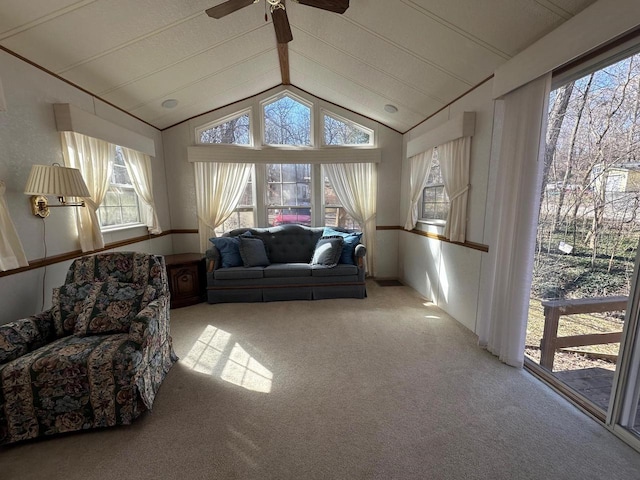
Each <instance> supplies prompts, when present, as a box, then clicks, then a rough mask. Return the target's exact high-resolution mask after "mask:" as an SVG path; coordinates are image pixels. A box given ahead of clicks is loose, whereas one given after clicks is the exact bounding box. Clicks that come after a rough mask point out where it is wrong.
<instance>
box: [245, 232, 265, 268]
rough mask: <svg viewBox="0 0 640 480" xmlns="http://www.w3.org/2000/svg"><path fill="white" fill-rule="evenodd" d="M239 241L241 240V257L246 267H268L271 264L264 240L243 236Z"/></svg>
mask: <svg viewBox="0 0 640 480" xmlns="http://www.w3.org/2000/svg"><path fill="white" fill-rule="evenodd" d="M238 239H239V240H240V256H241V257H242V262H243V263H244V266H245V267H266V266H267V265H269V264H270V263H271V262H269V257H267V250H266V249H265V248H264V242H263V241H262V240H260V239H259V238H250V237H242V236H241V237H238Z"/></svg>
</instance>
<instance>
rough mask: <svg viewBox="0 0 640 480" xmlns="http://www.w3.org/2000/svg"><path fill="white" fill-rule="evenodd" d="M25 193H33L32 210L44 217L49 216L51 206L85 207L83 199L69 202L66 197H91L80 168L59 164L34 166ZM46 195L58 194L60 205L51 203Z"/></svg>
mask: <svg viewBox="0 0 640 480" xmlns="http://www.w3.org/2000/svg"><path fill="white" fill-rule="evenodd" d="M24 193H25V195H32V197H31V210H32V212H33V214H34V215H36V216H38V217H42V218H46V217H48V216H49V208H53V207H84V202H83V201H82V202H80V203H67V202H66V201H65V198H64V197H81V198H85V197H91V194H90V193H89V189H88V188H87V184H86V183H84V179H83V178H82V174H81V173H80V170H78V169H77V168H67V167H62V166H60V165H57V164H54V165H53V166H49V165H34V166H32V167H31V173H30V174H29V179H28V180H27V185H26V186H25V187H24ZM45 195H56V196H57V197H58V201H59V202H60V205H49V202H48V201H47V198H46V197H45Z"/></svg>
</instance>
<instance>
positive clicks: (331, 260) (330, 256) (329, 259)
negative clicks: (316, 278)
mask: <svg viewBox="0 0 640 480" xmlns="http://www.w3.org/2000/svg"><path fill="white" fill-rule="evenodd" d="M343 244H344V238H343V237H341V236H338V235H336V236H335V237H322V238H321V239H320V240H318V243H316V249H315V251H314V252H313V258H312V259H311V265H324V266H326V267H335V266H336V265H337V264H338V260H339V259H340V255H341V254H342V245H343Z"/></svg>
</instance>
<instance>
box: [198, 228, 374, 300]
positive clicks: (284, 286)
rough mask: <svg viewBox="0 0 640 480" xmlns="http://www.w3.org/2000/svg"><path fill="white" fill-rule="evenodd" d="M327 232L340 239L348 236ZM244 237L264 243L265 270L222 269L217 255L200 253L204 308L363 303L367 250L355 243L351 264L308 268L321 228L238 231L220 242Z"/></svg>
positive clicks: (234, 231) (365, 293) (210, 251)
mask: <svg viewBox="0 0 640 480" xmlns="http://www.w3.org/2000/svg"><path fill="white" fill-rule="evenodd" d="M330 228H332V229H333V230H335V231H338V232H342V233H344V234H348V233H353V231H352V230H346V229H342V228H337V227H330ZM246 232H250V235H251V236H252V237H256V238H259V239H261V240H262V241H263V242H264V245H265V248H266V251H267V255H268V259H269V262H270V265H268V266H260V267H245V266H233V267H223V266H222V257H221V254H220V252H219V251H218V249H217V248H216V247H215V246H212V247H211V248H210V249H209V250H207V252H206V257H207V301H208V302H209V303H227V302H271V301H278V300H319V299H327V298H365V297H366V295H367V291H366V285H365V266H364V262H363V257H364V255H365V254H366V251H367V250H366V248H365V246H364V245H362V244H361V243H359V242H358V244H357V245H356V246H355V250H354V251H353V257H354V262H353V263H339V264H338V265H336V266H334V267H326V266H323V265H312V264H311V263H310V262H311V259H312V257H313V254H314V250H315V247H316V244H317V242H318V240H319V239H320V238H321V237H322V235H323V232H324V227H307V226H304V225H296V224H290V225H281V226H277V227H269V228H239V229H236V230H232V231H230V232H227V233H225V234H224V235H223V236H224V237H237V236H239V235H242V234H245V235H246Z"/></svg>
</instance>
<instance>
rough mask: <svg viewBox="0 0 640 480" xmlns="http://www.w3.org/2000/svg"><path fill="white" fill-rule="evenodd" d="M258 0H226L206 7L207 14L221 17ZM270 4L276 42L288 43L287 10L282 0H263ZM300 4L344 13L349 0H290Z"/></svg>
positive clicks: (290, 36) (289, 28)
mask: <svg viewBox="0 0 640 480" xmlns="http://www.w3.org/2000/svg"><path fill="white" fill-rule="evenodd" d="M259 1H260V0H227V1H226V2H223V3H221V4H220V5H216V6H215V7H211V8H209V9H207V10H206V11H205V12H206V14H207V15H209V16H210V17H213V18H222V17H224V16H226V15H229V14H230V13H233V12H235V11H236V10H240V9H241V8H244V7H247V6H249V5H251V4H252V3H258V2H259ZM264 1H265V2H267V3H268V4H269V5H270V8H271V18H272V19H273V28H274V29H275V31H276V39H277V40H278V43H280V44H282V43H289V42H290V41H291V40H293V35H292V34H291V26H290V25H289V19H288V18H287V12H286V10H285V6H284V0H264ZM292 1H294V2H296V3H299V4H301V5H308V6H309V7H315V8H319V9H321V10H327V11H329V12H335V13H344V12H345V11H346V10H347V8H349V0H292Z"/></svg>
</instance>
